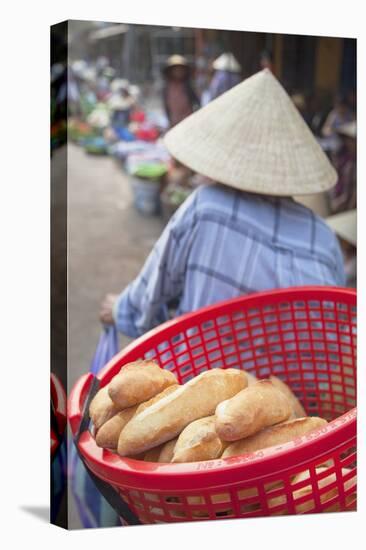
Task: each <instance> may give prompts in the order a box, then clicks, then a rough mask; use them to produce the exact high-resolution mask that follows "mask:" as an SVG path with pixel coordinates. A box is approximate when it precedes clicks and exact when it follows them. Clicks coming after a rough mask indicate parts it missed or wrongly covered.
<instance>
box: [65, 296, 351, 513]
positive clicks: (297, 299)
mask: <svg viewBox="0 0 366 550" xmlns="http://www.w3.org/2000/svg"><path fill="white" fill-rule="evenodd" d="M138 358H149V359H156V360H157V361H158V363H159V364H160V365H161V366H162V367H164V368H166V369H169V370H171V371H173V372H174V373H175V374H176V375H177V377H178V378H179V382H180V383H185V382H186V381H187V380H189V379H190V378H191V377H193V376H196V375H197V374H199V373H201V372H202V371H204V370H206V369H210V368H215V367H222V368H228V367H231V368H233V367H234V368H240V369H246V370H248V371H249V372H251V373H253V374H255V375H256V376H257V377H258V378H265V377H268V376H269V375H271V374H273V375H276V376H278V377H280V378H282V379H283V380H284V381H285V382H286V383H287V384H289V386H290V387H291V388H292V389H293V391H294V392H295V394H296V395H297V396H298V397H299V399H300V400H301V402H302V403H303V405H304V407H305V409H306V411H307V413H308V414H309V415H319V416H322V417H324V418H326V419H327V420H329V421H330V422H329V424H328V425H327V426H326V427H325V428H322V429H321V430H319V431H317V432H312V433H310V434H309V435H308V436H304V437H302V438H298V439H296V440H294V441H291V442H289V443H287V444H285V445H281V446H278V447H271V448H270V449H265V450H262V451H258V452H255V453H251V454H247V455H243V456H240V457H231V458H226V459H219V460H211V461H206V462H196V463H188V464H158V463H149V462H143V461H137V460H133V459H128V458H121V457H119V456H117V455H116V454H114V453H111V452H109V451H108V450H103V449H100V448H99V447H97V446H96V443H95V441H94V439H93V437H92V436H91V434H90V433H89V431H84V432H83V433H82V435H81V437H80V439H79V443H78V447H79V451H80V453H81V455H82V456H83V458H84V460H85V462H86V464H87V467H88V468H90V470H91V471H92V472H93V473H94V474H95V475H96V476H98V477H99V478H101V479H102V480H104V481H106V482H108V483H109V484H110V485H111V486H112V487H113V488H114V489H115V490H116V491H117V492H118V493H119V495H120V497H121V498H123V499H124V501H125V502H126V503H127V504H128V505H129V507H130V509H131V510H132V511H133V512H134V513H135V514H136V515H137V516H138V518H139V519H140V521H141V522H143V523H165V522H174V521H192V520H203V519H226V518H231V517H235V518H237V517H254V516H268V515H282V514H296V513H309V512H312V513H314V512H325V511H335V510H354V509H355V508H356V408H355V406H356V292H355V291H354V290H350V289H344V288H333V287H301V288H300V287H299V288H292V289H281V290H271V291H268V292H261V293H257V294H252V295H249V296H244V297H240V298H235V299H233V300H229V301H226V302H222V303H219V304H216V305H213V306H209V307H206V308H203V309H201V310H199V311H196V312H194V313H190V314H187V315H183V316H182V317H179V318H177V319H175V320H173V321H169V322H167V323H165V324H163V325H161V326H160V327H158V328H156V329H154V330H152V331H150V332H148V333H147V334H146V335H144V336H143V337H141V338H139V339H137V340H136V341H135V342H133V343H132V344H131V345H129V346H128V347H127V348H125V349H124V350H123V351H121V352H120V353H119V354H118V355H116V356H115V357H114V358H113V359H112V360H111V361H110V362H109V363H108V364H107V365H106V367H105V368H104V369H103V370H102V371H101V372H100V373H99V375H98V378H99V379H100V383H101V386H104V385H105V384H107V383H108V382H109V381H110V380H111V378H112V377H113V376H114V375H115V374H116V373H117V372H118V371H119V370H120V368H121V367H122V366H123V365H124V364H126V363H128V362H130V361H134V360H136V359H138ZM92 379H93V377H92V376H91V375H90V374H86V375H84V376H82V377H81V378H80V379H79V381H78V382H77V383H76V385H75V386H74V388H73V390H72V393H71V395H70V399H69V420H70V424H71V429H72V432H73V433H74V435H75V433H76V432H77V431H78V428H79V425H80V421H81V418H82V411H83V404H84V401H85V399H86V396H87V394H88V392H89V389H90V387H91V383H92ZM323 465H325V467H322V468H320V469H319V467H320V466H323ZM300 473H303V474H304V475H305V476H307V477H306V479H303V480H302V481H299V482H296V483H294V476H296V475H297V474H300Z"/></svg>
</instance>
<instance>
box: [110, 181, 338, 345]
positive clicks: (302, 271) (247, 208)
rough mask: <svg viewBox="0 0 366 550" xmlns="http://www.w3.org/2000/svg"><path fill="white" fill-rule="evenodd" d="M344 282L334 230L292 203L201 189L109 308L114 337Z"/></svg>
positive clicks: (227, 190) (221, 188)
mask: <svg viewBox="0 0 366 550" xmlns="http://www.w3.org/2000/svg"><path fill="white" fill-rule="evenodd" d="M298 285H336V286H344V285H345V273H344V267H343V258H342V253H341V250H340V247H339V243H338V240H337V238H336V236H335V234H334V233H333V232H332V230H331V229H330V228H329V227H328V226H327V225H326V224H325V223H324V222H323V221H322V219H321V218H319V217H318V216H316V215H315V214H314V213H313V212H312V211H311V210H309V209H308V208H306V207H305V206H303V205H300V204H298V203H296V202H295V201H294V200H293V199H291V198H287V197H286V198H282V197H281V198H277V197H268V196H264V195H255V194H251V193H245V192H242V191H236V190H234V189H230V188H227V187H224V186H221V185H209V186H202V187H200V188H198V189H197V190H196V191H194V192H193V193H192V194H191V195H190V197H189V198H188V199H187V200H186V201H185V202H184V204H183V205H182V206H181V207H180V208H179V209H178V210H177V212H176V213H175V214H174V216H173V217H172V218H171V220H170V222H169V223H168V225H167V226H166V228H165V229H164V231H163V233H162V235H161V236H160V238H159V240H158V241H157V243H156V244H155V246H154V248H153V250H152V252H151V253H150V255H149V256H148V258H147V260H146V262H145V265H144V266H143V268H142V270H141V272H140V274H139V276H138V277H137V278H136V279H135V280H134V281H133V282H132V283H131V284H130V285H129V286H128V287H127V288H126V289H125V290H124V291H123V292H122V294H121V295H120V296H119V298H118V300H117V302H116V303H115V307H114V319H115V322H116V326H117V328H118V330H119V331H120V332H123V333H124V334H126V335H128V336H131V337H136V336H139V335H141V334H142V333H144V332H146V331H147V330H149V329H151V328H153V327H154V326H156V325H158V324H160V323H162V322H163V321H166V320H167V319H168V318H169V307H168V306H169V305H170V304H172V303H175V304H177V310H176V314H177V315H180V314H182V313H186V312H189V311H193V310H196V309H197V308H199V307H202V306H206V305H209V304H213V303H215V302H218V301H220V300H226V299H228V298H233V297H235V296H239V295H243V294H248V293H251V292H256V291H260V290H266V289H271V288H279V287H291V286H298Z"/></svg>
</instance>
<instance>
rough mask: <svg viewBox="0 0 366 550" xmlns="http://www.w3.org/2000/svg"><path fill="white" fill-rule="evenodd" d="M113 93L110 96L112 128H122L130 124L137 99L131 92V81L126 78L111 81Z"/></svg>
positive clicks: (109, 105)
mask: <svg viewBox="0 0 366 550" xmlns="http://www.w3.org/2000/svg"><path fill="white" fill-rule="evenodd" d="M111 89H112V92H113V93H112V95H111V96H110V97H109V98H108V101H107V103H108V107H109V108H110V110H111V126H112V128H122V127H125V126H127V125H128V123H129V120H130V113H131V110H132V108H133V107H134V106H135V104H136V101H135V99H134V98H133V97H132V96H131V93H130V83H129V82H128V80H125V79H122V78H121V79H118V80H117V82H116V81H115V80H114V81H112V83H111Z"/></svg>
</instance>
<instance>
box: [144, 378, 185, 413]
mask: <svg viewBox="0 0 366 550" xmlns="http://www.w3.org/2000/svg"><path fill="white" fill-rule="evenodd" d="M179 387H180V386H179V384H173V385H172V386H168V387H167V388H165V390H163V391H161V392H160V393H157V394H156V395H154V397H152V398H151V399H148V400H147V401H144V402H143V403H140V405H137V409H136V414H139V413H140V412H142V411H144V410H145V409H147V407H151V405H154V403H157V402H158V401H160V399H163V397H165V396H166V395H169V394H170V393H172V392H173V391H175V390H177V389H178V388H179Z"/></svg>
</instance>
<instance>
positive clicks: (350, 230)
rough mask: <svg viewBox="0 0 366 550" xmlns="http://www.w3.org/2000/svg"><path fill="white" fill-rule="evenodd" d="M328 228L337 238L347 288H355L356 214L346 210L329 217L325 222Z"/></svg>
mask: <svg viewBox="0 0 366 550" xmlns="http://www.w3.org/2000/svg"><path fill="white" fill-rule="evenodd" d="M325 221H326V222H327V224H328V225H329V227H331V228H332V229H333V231H334V232H335V233H336V235H337V236H338V239H339V241H340V245H341V248H342V252H343V256H344V265H345V272H346V278H347V286H349V287H352V288H356V286H357V212H356V210H355V209H354V210H348V211H347V212H341V213H340V214H334V215H333V216H329V217H328V218H327V219H326V220H325Z"/></svg>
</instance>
